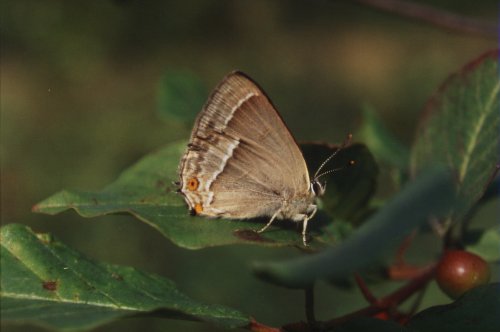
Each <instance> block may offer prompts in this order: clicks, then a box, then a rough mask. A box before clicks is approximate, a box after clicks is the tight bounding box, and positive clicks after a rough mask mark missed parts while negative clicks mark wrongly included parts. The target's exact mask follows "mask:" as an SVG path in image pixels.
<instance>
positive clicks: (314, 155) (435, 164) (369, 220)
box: [1, 51, 500, 331]
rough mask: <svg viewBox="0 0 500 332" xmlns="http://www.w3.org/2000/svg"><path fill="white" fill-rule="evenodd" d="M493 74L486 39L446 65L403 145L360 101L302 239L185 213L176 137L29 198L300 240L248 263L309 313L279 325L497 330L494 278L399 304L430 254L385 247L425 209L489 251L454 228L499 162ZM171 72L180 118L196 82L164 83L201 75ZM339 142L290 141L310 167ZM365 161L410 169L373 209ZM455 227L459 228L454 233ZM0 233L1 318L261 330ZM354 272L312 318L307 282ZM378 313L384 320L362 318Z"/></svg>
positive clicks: (181, 237)
mask: <svg viewBox="0 0 500 332" xmlns="http://www.w3.org/2000/svg"><path fill="white" fill-rule="evenodd" d="M497 73H498V51H491V52H488V53H486V54H484V55H482V56H481V57H479V58H478V59H476V60H474V61H472V62H471V63H470V64H468V65H466V66H465V67H464V68H463V69H462V70H460V71H459V72H457V73H456V74H454V75H452V76H451V77H450V78H449V79H448V80H447V81H446V82H445V83H444V84H443V85H442V87H441V88H440V89H439V90H438V92H437V93H436V94H435V95H434V96H433V97H432V98H431V99H430V101H429V102H428V104H427V106H426V109H425V111H424V112H423V115H422V117H421V119H420V123H419V127H418V128H419V129H418V131H417V136H416V137H415V141H414V144H413V146H412V147H411V149H409V150H407V149H406V148H405V147H404V146H403V145H402V144H401V143H399V142H398V141H396V139H395V138H394V136H393V135H392V134H390V133H389V132H388V131H387V129H385V128H384V126H382V124H381V122H380V121H379V120H378V119H376V117H375V115H374V113H373V112H367V113H366V114H365V116H366V119H365V122H364V125H363V126H362V129H361V130H360V132H361V133H362V137H364V138H365V139H368V141H367V146H368V148H367V146H365V145H363V144H353V145H351V146H350V147H348V148H345V149H343V150H341V151H340V152H339V154H338V156H337V157H338V158H335V160H334V164H333V165H334V166H335V167H337V165H339V166H340V167H342V165H347V164H348V163H349V161H351V160H354V161H355V163H354V165H353V166H352V167H345V169H342V170H340V171H338V172H335V173H334V174H330V175H329V177H328V183H329V185H328V189H327V193H328V194H327V196H325V197H324V199H323V201H322V202H321V206H322V209H321V211H320V213H318V216H317V217H316V219H315V220H314V222H313V223H312V225H311V236H312V240H311V247H310V248H302V246H301V238H300V235H299V234H298V233H297V231H296V230H295V228H294V227H293V226H294V225H292V224H290V223H286V222H283V223H280V224H276V225H275V226H273V227H272V229H271V230H270V231H268V232H265V233H263V234H257V233H256V232H255V230H257V229H259V228H261V227H262V223H263V222H265V220H250V221H236V220H219V219H204V218H198V217H191V216H189V215H188V213H187V209H186V207H185V204H184V203H183V200H182V198H181V197H180V196H179V195H178V194H176V193H175V190H176V188H175V186H174V185H173V184H172V181H175V180H176V177H177V175H176V168H177V163H178V160H179V158H180V156H181V154H182V153H183V151H184V147H185V142H174V143H170V144H168V145H167V146H166V147H164V148H162V149H160V150H158V151H156V152H154V153H152V154H150V155H147V156H145V157H143V158H142V159H141V160H140V161H139V162H137V163H136V164H135V165H133V166H132V167H130V168H129V169H127V170H125V171H124V172H123V173H122V174H121V175H120V176H119V177H118V179H117V180H116V181H115V182H113V183H112V184H110V185H108V186H107V187H105V188H104V189H103V190H101V191H98V192H84V191H66V190H65V191H61V192H59V193H56V194H55V195H53V196H51V197H49V198H47V199H46V200H44V201H42V202H41V203H39V204H37V205H35V206H34V207H33V210H34V211H35V212H41V213H46V214H57V213H60V212H62V211H65V210H67V209H74V210H76V211H77V212H78V213H79V214H80V215H82V216H84V217H96V216H100V215H105V214H111V213H123V212H126V213H129V214H131V215H133V216H134V217H136V218H137V219H139V220H141V221H143V222H145V223H147V224H149V225H151V226H152V227H154V228H155V229H156V230H158V231H159V232H160V233H161V234H162V235H164V236H165V237H166V238H168V239H169V240H170V241H172V242H173V243H174V244H176V245H178V246H180V247H183V248H187V249H200V248H206V247H213V246H221V245H235V244H254V245H258V246H265V247H269V248H272V247H283V246H295V247H299V248H301V249H304V251H308V252H310V253H311V254H310V255H304V256H303V257H299V258H296V259H294V260H288V261H272V262H260V263H257V264H256V265H255V271H256V273H257V274H258V275H259V276H261V277H262V278H263V279H264V280H267V281H271V282H273V283H274V284H277V285H280V286H285V287H295V288H297V287H298V288H303V289H305V291H306V294H308V298H309V301H306V313H307V315H306V316H307V323H300V322H298V323H296V324H295V323H292V324H288V325H287V329H289V330H294V329H295V330H300V331H305V330H309V329H310V328H312V326H314V327H315V328H317V329H320V330H321V329H324V330H327V329H333V328H335V329H337V330H339V331H362V330H366V329H367V326H372V327H373V326H377V329H379V330H387V331H391V330H396V328H397V327H400V326H396V323H401V324H406V326H405V327H404V329H403V328H402V327H401V330H407V331H423V330H446V329H447V330H450V331H451V330H456V331H460V330H464V331H465V329H463V328H462V327H461V326H467V325H466V323H467V322H471V321H481V322H483V321H484V322H487V324H486V323H485V324H484V325H477V326H475V327H478V326H480V330H482V331H493V330H497V329H498V326H499V318H498V317H497V316H498V315H495V312H496V311H498V310H496V309H497V308H498V307H499V305H500V304H499V302H498V297H495V296H492V295H491V294H494V293H497V291H498V284H495V283H492V284H490V285H486V286H483V287H478V288H476V289H472V290H471V291H469V292H467V293H465V294H464V295H463V296H462V297H461V298H459V299H458V300H457V301H456V302H454V303H453V304H449V305H445V306H438V307H431V308H428V309H425V310H422V311H421V312H419V313H417V314H415V311H416V310H417V306H415V308H414V309H411V310H410V311H409V312H403V311H402V309H401V307H400V306H399V305H400V304H401V303H402V302H404V301H405V300H406V299H407V298H409V297H411V296H412V295H414V294H416V293H418V292H421V291H423V289H424V288H425V286H426V285H427V284H428V283H429V282H430V281H431V280H432V278H433V276H434V267H435V263H436V262H435V257H434V258H432V259H430V260H429V261H428V262H427V265H426V266H423V267H415V266H410V265H409V264H407V263H406V262H405V261H404V257H403V256H404V252H405V250H406V249H407V246H406V245H405V246H402V247H401V248H402V249H401V248H400V250H397V248H396V247H397V245H398V244H400V243H401V242H402V241H403V239H404V237H405V236H407V235H408V234H410V233H412V232H413V233H414V234H415V230H416V229H422V228H424V227H421V226H422V225H427V224H428V222H429V221H431V225H433V227H437V228H439V225H445V226H446V228H445V231H446V232H445V235H444V237H443V239H442V240H440V241H442V244H443V246H444V247H447V246H451V245H453V246H468V247H469V248H471V249H473V250H475V251H476V252H480V253H481V254H482V255H484V257H485V258H487V259H498V255H497V254H493V252H496V251H495V248H498V246H499V245H500V243H499V242H500V240H499V237H498V229H497V228H495V229H491V228H482V229H480V234H479V236H477V238H478V241H476V242H475V243H470V242H467V241H466V239H467V238H468V235H470V234H469V233H468V232H469V228H467V227H465V225H468V223H469V222H470V221H469V220H470V216H471V211H473V210H474V209H476V208H477V207H478V202H479V201H480V199H481V198H482V197H483V194H484V193H485V192H489V191H488V186H489V185H490V183H492V181H493V178H494V176H495V175H496V173H495V172H496V170H497V168H498V166H497V163H498V161H499V155H498V151H500V139H499V136H498V132H499V127H500V116H499V114H498V109H499V108H500V97H499V89H500V81H499V79H498V75H497ZM181 76H182V75H181ZM172 77H176V76H175V75H170V76H169V77H168V78H166V80H165V81H164V83H163V89H164V90H165V91H164V97H163V101H164V105H170V106H168V107H167V106H165V107H164V108H163V111H165V112H167V114H166V115H165V114H164V117H166V118H168V117H169V116H170V115H168V112H169V110H171V112H172V114H171V119H178V120H180V121H184V120H183V119H182V114H191V115H192V114H194V112H193V109H194V108H195V107H199V106H198V104H199V102H198V101H197V100H198V99H197V98H198V97H199V95H197V96H193V100H196V101H194V102H192V103H191V102H185V101H184V102H183V100H179V101H176V100H175V98H176V96H179V98H182V99H184V98H189V97H186V95H189V96H190V95H191V93H193V94H197V93H198V92H197V91H201V89H202V88H201V87H200V86H201V85H199V84H198V83H196V82H199V81H197V80H196V79H195V78H193V77H188V76H186V79H185V80H184V79H181V83H180V85H179V86H180V90H179V91H183V92H182V93H180V94H177V93H173V92H172V91H176V89H175V84H176V83H175V80H174V81H172ZM190 85H192V87H190ZM184 92H185V94H184ZM181 109H184V110H185V111H182V112H181V111H180V110H181ZM179 112H180V113H179ZM180 115H181V117H179V116H180ZM191 115H188V116H187V118H191V117H192V116H191ZM337 148H338V147H336V146H329V145H325V144H304V145H302V149H303V151H304V156H305V158H306V160H307V162H308V165H309V168H310V169H315V167H316V166H317V165H318V163H319V162H320V160H322V159H324V156H325V155H328V154H329V153H331V152H332V151H334V150H335V149H337ZM369 149H370V150H369ZM372 154H373V156H372ZM408 156H409V157H408ZM375 160H377V161H379V162H380V163H386V164H388V165H390V167H392V168H394V169H396V170H397V171H398V172H399V173H400V174H410V175H411V180H409V181H408V182H406V183H404V184H403V183H401V184H402V189H401V191H399V192H397V193H395V194H394V195H393V197H392V198H391V199H390V200H388V201H387V202H386V203H385V204H383V205H382V206H380V207H378V208H376V207H375V206H374V205H373V204H372V203H371V198H372V196H373V194H374V192H375V186H376V178H377V175H378V167H377V164H376V163H375ZM408 163H409V166H408ZM402 179H403V180H404V179H405V177H402ZM290 226H291V227H290ZM457 228H460V229H461V232H456V231H455V230H456V229H457ZM476 231H477V230H476ZM457 234H458V235H457ZM436 236H437V235H436ZM450 237H454V238H453V239H452V240H450ZM1 243H2V252H1V259H2V277H1V296H2V303H1V310H2V317H4V319H6V320H13V321H18V322H19V321H20V322H29V323H35V324H41V325H50V326H53V327H56V328H59V329H74V328H89V327H93V326H97V325H100V324H103V323H105V322H108V321H110V320H114V319H118V318H121V317H125V316H131V315H138V314H141V315H153V314H154V315H155V316H160V317H164V318H170V319H187V320H201V321H210V322H213V323H216V324H219V325H220V326H224V327H227V328H235V327H246V328H247V329H250V330H255V331H272V330H273V328H271V327H269V326H266V325H264V324H263V323H260V322H258V321H255V320H250V319H249V318H248V317H247V316H246V315H243V314H241V313H240V312H238V311H236V310H234V309H230V308H226V307H222V306H218V305H204V304H200V303H198V302H197V301H194V300H191V299H190V298H188V297H187V296H186V295H184V294H182V293H181V292H180V291H179V290H177V288H176V287H175V285H174V284H173V283H172V282H171V281H169V280H167V279H165V278H162V277H159V276H156V275H151V274H147V273H145V272H140V271H138V270H135V269H134V268H131V267H120V266H115V265H110V264H105V263H101V262H96V261H93V260H91V259H88V258H86V257H85V256H84V255H83V254H80V253H78V252H77V251H75V250H73V249H71V248H69V247H67V246H66V245H64V244H62V243H61V242H59V241H58V240H55V239H54V238H52V237H51V236H50V235H46V234H44V235H42V234H35V233H34V232H32V231H31V230H29V229H28V228H26V227H24V226H21V225H14V224H13V225H7V226H4V227H3V228H2V237H1ZM403 243H404V242H403ZM306 249H307V250H306ZM268 250H271V249H268ZM394 250H397V253H398V260H397V261H396V263H393V264H392V263H390V262H388V261H387V257H388V254H390V253H391V252H393V251H394ZM370 268H375V269H382V270H383V271H385V272H386V274H384V277H385V278H384V279H385V281H390V280H392V279H401V278H402V277H401V276H402V275H404V278H402V279H407V280H408V283H407V284H406V285H403V286H402V287H401V288H399V289H397V290H395V291H394V292H392V293H390V294H389V295H387V296H385V297H383V298H381V299H377V298H376V297H375V296H374V295H373V294H371V292H370V291H369V289H368V286H367V284H366V283H365V282H364V280H363V279H362V278H361V275H362V274H363V275H369V272H368V269H370ZM353 274H354V275H355V276H356V283H357V285H358V287H359V288H360V289H361V290H362V293H363V295H364V296H365V298H366V299H367V300H368V302H369V305H368V306H367V307H366V308H363V309H360V311H357V312H354V313H352V314H349V315H346V316H343V317H337V318H333V319H331V320H329V321H325V322H318V321H316V320H315V318H314V308H313V306H312V303H313V301H310V300H311V296H312V295H311V294H313V287H314V284H315V282H316V281H318V280H321V279H328V280H331V279H335V280H338V279H344V280H345V279H349V278H350V277H351V276H352V275H353ZM397 276H398V277H397ZM376 282H377V281H374V282H373V283H376ZM333 301H334V300H333ZM47 312H49V313H50V314H49V315H47ZM61 313H63V314H61ZM380 314H384V315H386V316H384V317H385V319H390V320H392V321H391V322H388V321H384V320H377V321H374V320H373V318H374V317H379V318H380V316H377V315H380ZM366 317H372V318H366ZM461 324H462V325H461ZM442 327H446V329H441V328H442ZM468 327H469V328H470V326H468Z"/></svg>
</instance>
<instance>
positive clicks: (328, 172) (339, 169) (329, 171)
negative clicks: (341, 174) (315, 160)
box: [314, 160, 356, 180]
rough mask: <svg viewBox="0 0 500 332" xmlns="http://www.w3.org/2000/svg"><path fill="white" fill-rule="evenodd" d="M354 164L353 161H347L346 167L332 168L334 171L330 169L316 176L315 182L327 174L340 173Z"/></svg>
mask: <svg viewBox="0 0 500 332" xmlns="http://www.w3.org/2000/svg"><path fill="white" fill-rule="evenodd" d="M355 163H356V162H355V161H354V160H349V164H347V166H342V167H338V168H334V169H330V170H328V171H326V172H323V173H321V174H318V175H316V176H315V177H314V179H315V180H317V179H319V178H320V177H322V176H324V175H327V174H330V173H334V172H337V171H341V170H343V169H345V168H346V167H349V166H352V165H354V164H355Z"/></svg>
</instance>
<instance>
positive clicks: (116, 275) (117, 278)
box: [111, 272, 123, 281]
mask: <svg viewBox="0 0 500 332" xmlns="http://www.w3.org/2000/svg"><path fill="white" fill-rule="evenodd" d="M111 278H113V279H116V280H119V281H122V280H123V277H122V276H121V275H119V274H118V273H115V272H113V273H111Z"/></svg>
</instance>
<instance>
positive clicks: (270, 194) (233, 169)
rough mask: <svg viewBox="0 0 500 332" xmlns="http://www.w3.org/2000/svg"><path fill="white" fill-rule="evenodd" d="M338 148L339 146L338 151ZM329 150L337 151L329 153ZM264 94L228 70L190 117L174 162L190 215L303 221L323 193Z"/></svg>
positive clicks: (247, 79) (304, 224)
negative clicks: (186, 137) (191, 121)
mask: <svg viewBox="0 0 500 332" xmlns="http://www.w3.org/2000/svg"><path fill="white" fill-rule="evenodd" d="M337 151H338V150H337ZM334 154H335V153H334ZM334 154H332V155H331V156H330V157H329V158H327V160H325V162H323V164H322V165H321V166H320V167H319V169H318V171H317V172H316V174H315V175H314V176H313V177H312V178H311V177H310V175H309V171H308V169H307V165H306V161H305V160H304V157H303V155H302V152H301V150H300V148H299V146H298V145H297V143H296V141H295V139H294V138H293V136H292V134H291V132H290V130H289V129H288V128H287V126H286V125H285V123H284V121H283V119H282V118H281V116H280V114H279V113H278V111H277V110H276V108H275V107H274V106H273V104H272V102H271V100H270V99H269V97H267V95H266V94H265V92H264V91H263V90H262V89H261V88H260V87H259V86H258V85H257V83H255V82H254V81H253V80H252V79H251V78H250V77H249V76H247V75H246V74H244V73H242V72H239V71H234V72H231V73H230V74H229V75H227V76H226V77H225V78H224V79H223V80H222V82H221V83H219V85H218V86H217V87H216V88H215V90H214V91H213V92H212V94H211V95H210V97H209V98H208V101H207V102H206V104H205V106H204V107H203V109H202V111H201V112H200V114H199V115H198V117H197V118H196V120H195V124H194V128H193V130H192V133H191V137H190V139H189V144H188V146H187V150H186V152H185V154H184V156H183V157H182V159H181V161H180V164H179V169H178V172H179V178H180V180H179V182H178V183H177V184H178V186H179V192H180V193H181V194H182V195H183V196H184V199H185V201H186V203H187V204H188V206H189V209H190V211H191V212H192V213H193V214H196V215H200V216H206V217H221V218H229V219H251V218H257V217H269V218H270V219H269V221H268V223H267V224H266V225H265V226H264V227H263V228H262V229H261V230H260V231H259V232H263V231H264V230H266V229H267V228H268V227H269V226H271V224H272V223H273V221H274V220H276V219H288V220H291V221H294V222H298V223H300V222H301V223H302V241H303V243H304V245H307V239H306V235H307V225H308V222H309V220H310V219H311V218H313V217H314V215H315V214H316V212H317V210H318V208H317V205H316V199H317V198H318V197H320V196H321V195H323V193H324V192H325V185H324V184H322V183H320V181H319V177H320V176H322V175H324V174H326V173H329V172H330V171H329V172H324V173H322V174H318V173H319V171H320V170H321V168H322V167H323V166H324V165H325V164H326V162H328V160H330V159H331V158H332V157H333V155H334Z"/></svg>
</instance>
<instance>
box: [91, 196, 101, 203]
mask: <svg viewBox="0 0 500 332" xmlns="http://www.w3.org/2000/svg"><path fill="white" fill-rule="evenodd" d="M92 202H94V204H95V205H99V201H98V200H97V198H95V197H92Z"/></svg>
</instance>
